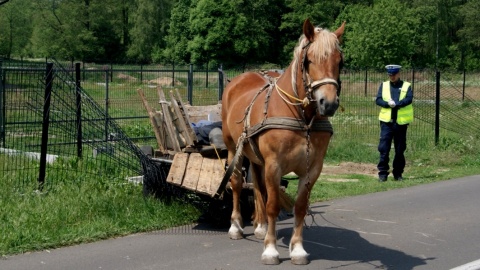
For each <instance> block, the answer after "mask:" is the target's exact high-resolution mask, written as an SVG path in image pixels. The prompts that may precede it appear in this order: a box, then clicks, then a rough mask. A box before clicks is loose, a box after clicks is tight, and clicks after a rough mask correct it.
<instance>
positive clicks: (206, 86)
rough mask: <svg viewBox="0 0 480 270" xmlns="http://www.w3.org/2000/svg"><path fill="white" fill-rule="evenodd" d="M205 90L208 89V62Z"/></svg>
mask: <svg viewBox="0 0 480 270" xmlns="http://www.w3.org/2000/svg"><path fill="white" fill-rule="evenodd" d="M205 78H206V80H205V88H208V62H207V71H206V72H205Z"/></svg>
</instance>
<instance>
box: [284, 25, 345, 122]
mask: <svg viewBox="0 0 480 270" xmlns="http://www.w3.org/2000/svg"><path fill="white" fill-rule="evenodd" d="M344 30H345V22H344V23H343V24H342V25H341V26H340V27H339V28H338V29H337V30H336V31H335V32H330V31H328V30H326V29H322V28H319V27H314V26H313V25H312V23H311V22H310V20H308V19H307V20H305V22H304V24H303V35H302V37H301V38H300V42H299V44H298V45H297V47H296V48H295V62H296V65H295V67H296V68H300V70H301V73H302V81H303V88H304V89H305V95H306V98H307V99H309V100H310V101H314V102H315V103H316V108H317V110H318V113H319V114H320V115H322V116H333V115H334V114H335V112H336V110H337V109H338V107H339V102H340V100H339V95H340V78H339V76H340V69H341V65H342V62H343V57H342V51H341V49H340V38H341V36H342V35H343V32H344ZM294 77H295V78H296V76H295V75H294V74H292V86H293V87H294V89H295V87H296V84H297V83H296V82H295V80H296V79H295V78H294Z"/></svg>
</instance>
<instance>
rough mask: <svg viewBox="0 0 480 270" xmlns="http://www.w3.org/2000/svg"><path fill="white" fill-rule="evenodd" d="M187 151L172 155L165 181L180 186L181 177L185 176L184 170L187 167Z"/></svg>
mask: <svg viewBox="0 0 480 270" xmlns="http://www.w3.org/2000/svg"><path fill="white" fill-rule="evenodd" d="M189 155H190V154H188V153H177V154H175V156H174V157H173V161H172V166H171V167H170V171H169V172H168V176H167V182H168V183H171V184H174V185H178V186H181V185H182V182H183V177H184V176H185V170H186V168H187V163H188V157H189Z"/></svg>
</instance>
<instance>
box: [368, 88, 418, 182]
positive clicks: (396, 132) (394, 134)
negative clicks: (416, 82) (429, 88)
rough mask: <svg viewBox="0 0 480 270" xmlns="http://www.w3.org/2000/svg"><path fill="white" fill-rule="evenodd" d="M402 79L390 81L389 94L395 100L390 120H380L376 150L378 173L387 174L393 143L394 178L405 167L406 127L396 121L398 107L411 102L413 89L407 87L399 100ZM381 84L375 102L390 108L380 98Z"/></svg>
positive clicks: (398, 175) (400, 173) (399, 175)
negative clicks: (388, 121) (387, 121)
mask: <svg viewBox="0 0 480 270" xmlns="http://www.w3.org/2000/svg"><path fill="white" fill-rule="evenodd" d="M402 86H403V81H402V80H398V81H396V82H394V83H392V82H390V96H391V98H392V100H393V101H395V104H396V106H395V107H394V108H392V121H391V122H390V123H385V122H382V121H380V142H379V144H378V152H379V153H380V160H379V162H378V165H377V168H378V175H379V176H380V177H382V176H388V174H389V169H390V167H389V161H390V148H391V146H392V141H393V145H394V148H395V156H394V158H393V164H392V167H393V170H392V173H393V176H394V177H395V178H398V177H401V176H402V174H403V170H404V169H405V155H404V152H405V150H406V149H407V128H408V124H406V125H399V124H397V123H396V119H397V114H398V109H399V108H402V107H405V106H407V105H410V104H412V101H413V91H412V89H411V87H408V90H407V95H406V96H405V98H404V99H402V100H399V98H400V90H401V89H402ZM382 88H383V84H380V87H379V88H378V93H377V98H376V100H375V103H376V104H377V105H378V106H380V107H383V108H390V106H389V105H388V101H385V100H383V98H382V90H383V89H382Z"/></svg>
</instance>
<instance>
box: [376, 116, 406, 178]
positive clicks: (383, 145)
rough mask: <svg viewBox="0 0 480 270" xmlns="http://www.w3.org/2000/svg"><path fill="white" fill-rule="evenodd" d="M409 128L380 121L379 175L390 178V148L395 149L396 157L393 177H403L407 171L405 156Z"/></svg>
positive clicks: (393, 165)
mask: <svg viewBox="0 0 480 270" xmlns="http://www.w3.org/2000/svg"><path fill="white" fill-rule="evenodd" d="M407 128H408V125H399V124H397V123H385V122H381V121H380V143H379V144H378V152H379V153H380V160H379V162H378V165H377V168H378V175H379V176H388V174H389V171H388V170H389V169H390V167H389V165H388V164H389V162H390V148H391V147H392V141H393V146H394V148H395V156H394V158H393V164H392V167H393V170H392V173H393V176H394V177H395V178H398V177H400V176H402V174H403V170H404V169H405V155H404V152H405V150H406V149H407Z"/></svg>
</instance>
